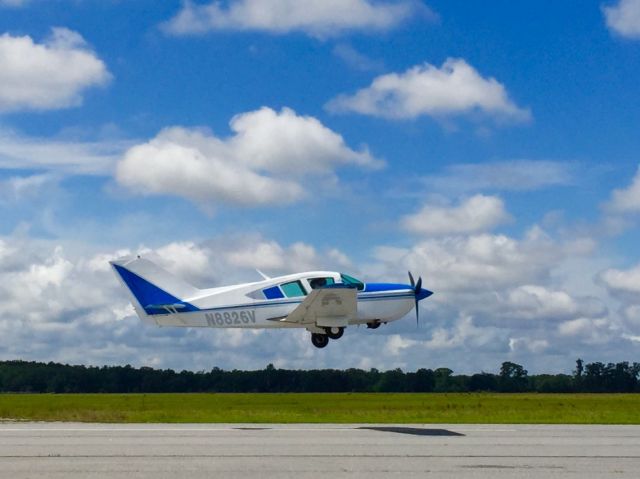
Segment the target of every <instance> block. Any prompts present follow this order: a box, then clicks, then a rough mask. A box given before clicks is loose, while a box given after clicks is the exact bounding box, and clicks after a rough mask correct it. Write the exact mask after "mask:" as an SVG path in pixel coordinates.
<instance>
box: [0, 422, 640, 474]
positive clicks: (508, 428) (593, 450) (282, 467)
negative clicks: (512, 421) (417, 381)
mask: <svg viewBox="0 0 640 479" xmlns="http://www.w3.org/2000/svg"><path fill="white" fill-rule="evenodd" d="M425 476H430V477H443V478H467V477H468V478H502V477H504V478H507V477H509V478H520V477H523V478H545V479H553V478H560V477H562V478H565V477H576V478H581V479H588V478H605V477H606V478H611V477H615V478H638V477H640V426H564V425H560V426H558V425H554V426H544V425H536V426H528V425H526V426H525V425H523V426H519V425H516V426H514V425H461V424H457V425H442V424H438V425H423V424H416V425H366V424H362V425H333V424H321V425H300V424H296V425H268V424H219V425H218V424H216V425H209V424H193V425H191V424H175V425H172V424H149V425H146V424H144V425H143V424H71V423H26V422H25V423H22V422H21V423H16V422H0V478H7V479H9V478H11V479H23V478H35V477H37V478H65V479H67V478H69V479H73V478H87V477H91V478H125V477H126V478H128V479H133V478H147V477H149V478H150V477H153V478H155V479H159V478H184V479H197V478H212V477H220V478H237V477H269V478H296V479H303V478H316V477H331V478H336V477H349V478H366V479H375V478H382V477H385V478H386V477H402V478H410V477H425Z"/></svg>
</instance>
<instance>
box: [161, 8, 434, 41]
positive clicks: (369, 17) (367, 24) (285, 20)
mask: <svg viewBox="0 0 640 479" xmlns="http://www.w3.org/2000/svg"><path fill="white" fill-rule="evenodd" d="M416 15H423V16H432V15H433V14H431V12H430V11H429V9H428V8H427V7H426V6H424V5H422V4H421V3H419V2H417V1H413V0H398V1H393V2H381V1H376V2H373V1H371V0H236V1H232V2H229V5H228V6H227V7H226V8H225V7H224V6H222V5H221V4H220V3H219V2H212V3H209V4H203V5H196V4H194V3H192V2H190V1H186V2H185V3H184V5H183V7H182V9H181V10H180V12H178V14H177V15H176V16H175V17H174V18H172V19H171V20H170V21H169V22H167V23H166V24H165V25H164V28H165V30H166V31H167V32H169V33H171V34H174V35H188V34H203V33H206V32H210V31H216V30H240V31H248V30H255V31H262V32H268V33H274V34H285V33H289V32H304V33H307V34H309V35H312V36H315V37H330V36H336V35H340V34H342V33H345V32H347V31H383V30H389V29H391V28H394V27H396V26H397V25H399V24H400V23H402V22H404V21H406V20H408V19H409V18H410V17H413V16H416Z"/></svg>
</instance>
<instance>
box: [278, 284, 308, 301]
mask: <svg viewBox="0 0 640 479" xmlns="http://www.w3.org/2000/svg"><path fill="white" fill-rule="evenodd" d="M280 289H282V291H283V292H284V294H285V296H286V297H287V298H296V297H298V296H304V295H305V294H307V293H305V291H304V289H302V284H301V283H300V281H292V282H291V283H285V284H281V285H280Z"/></svg>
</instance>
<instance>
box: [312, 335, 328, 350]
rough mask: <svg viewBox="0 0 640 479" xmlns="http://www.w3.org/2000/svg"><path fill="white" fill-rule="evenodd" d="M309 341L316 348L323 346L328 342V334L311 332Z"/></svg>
mask: <svg viewBox="0 0 640 479" xmlns="http://www.w3.org/2000/svg"><path fill="white" fill-rule="evenodd" d="M311 343H312V344H313V345H314V346H315V347H316V348H320V349H322V348H324V347H326V346H327V344H329V336H327V335H326V334H318V333H311Z"/></svg>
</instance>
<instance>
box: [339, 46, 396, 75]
mask: <svg viewBox="0 0 640 479" xmlns="http://www.w3.org/2000/svg"><path fill="white" fill-rule="evenodd" d="M333 54H334V55H335V56H337V57H338V58H340V60H342V61H343V62H344V63H345V64H346V65H347V66H349V67H350V68H352V69H354V70H359V71H379V70H382V69H383V68H384V63H383V62H382V61H381V60H374V59H371V58H369V57H368V56H366V55H364V54H362V53H360V52H359V51H358V50H356V49H355V48H353V47H352V46H351V45H349V44H347V43H340V44H338V45H336V46H335V47H334V48H333Z"/></svg>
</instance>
